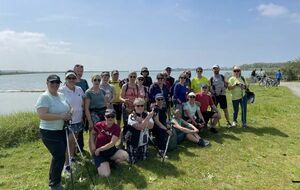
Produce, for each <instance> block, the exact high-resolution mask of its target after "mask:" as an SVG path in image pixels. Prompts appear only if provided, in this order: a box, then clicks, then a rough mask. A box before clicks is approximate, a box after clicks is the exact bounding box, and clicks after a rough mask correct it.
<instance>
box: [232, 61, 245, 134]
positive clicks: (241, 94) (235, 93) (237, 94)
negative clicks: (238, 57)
mask: <svg viewBox="0 0 300 190" xmlns="http://www.w3.org/2000/svg"><path fill="white" fill-rule="evenodd" d="M247 86H248V84H247V82H246V80H245V78H244V77H243V76H242V75H241V69H240V67H238V66H234V67H233V76H232V77H230V78H229V80H228V89H229V90H230V92H231V99H232V106H233V122H232V127H235V126H236V125H237V117H238V112H239V105H240V106H241V109H242V124H243V127H244V128H246V127H247V96H246V93H245V90H246V88H247Z"/></svg>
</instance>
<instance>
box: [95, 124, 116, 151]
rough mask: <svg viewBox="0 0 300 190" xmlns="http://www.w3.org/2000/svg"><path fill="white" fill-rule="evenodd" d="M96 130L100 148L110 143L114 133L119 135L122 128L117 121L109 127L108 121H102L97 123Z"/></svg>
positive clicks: (97, 144) (97, 146) (97, 143)
mask: <svg viewBox="0 0 300 190" xmlns="http://www.w3.org/2000/svg"><path fill="white" fill-rule="evenodd" d="M94 131H95V132H96V148H99V147H102V146H104V145H106V144H107V143H109V142H110V141H111V139H112V136H113V135H115V136H116V137H119V136H120V132H121V129H120V127H119V126H118V125H117V124H115V123H114V124H113V125H112V126H111V127H108V126H107V124H106V121H101V122H98V123H96V125H95V127H94Z"/></svg>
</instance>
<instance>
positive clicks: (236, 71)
mask: <svg viewBox="0 0 300 190" xmlns="http://www.w3.org/2000/svg"><path fill="white" fill-rule="evenodd" d="M240 71H241V70H234V71H233V72H235V73H238V72H240Z"/></svg>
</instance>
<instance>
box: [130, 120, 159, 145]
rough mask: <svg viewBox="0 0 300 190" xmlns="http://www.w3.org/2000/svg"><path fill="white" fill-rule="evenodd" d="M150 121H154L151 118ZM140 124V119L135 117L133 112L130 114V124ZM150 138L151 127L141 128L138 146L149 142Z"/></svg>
mask: <svg viewBox="0 0 300 190" xmlns="http://www.w3.org/2000/svg"><path fill="white" fill-rule="evenodd" d="M149 122H150V123H152V124H153V123H154V121H153V119H152V118H151V119H150V120H149ZM136 124H138V121H137V120H136V119H135V116H134V115H133V114H130V115H129V117H128V125H130V126H133V125H136ZM148 139H149V129H148V128H145V129H143V130H140V136H139V144H138V146H143V145H145V144H147V143H148Z"/></svg>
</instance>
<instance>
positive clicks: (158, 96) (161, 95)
mask: <svg viewBox="0 0 300 190" xmlns="http://www.w3.org/2000/svg"><path fill="white" fill-rule="evenodd" d="M158 98H164V95H163V94H162V93H158V94H156V95H155V99H158Z"/></svg>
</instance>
